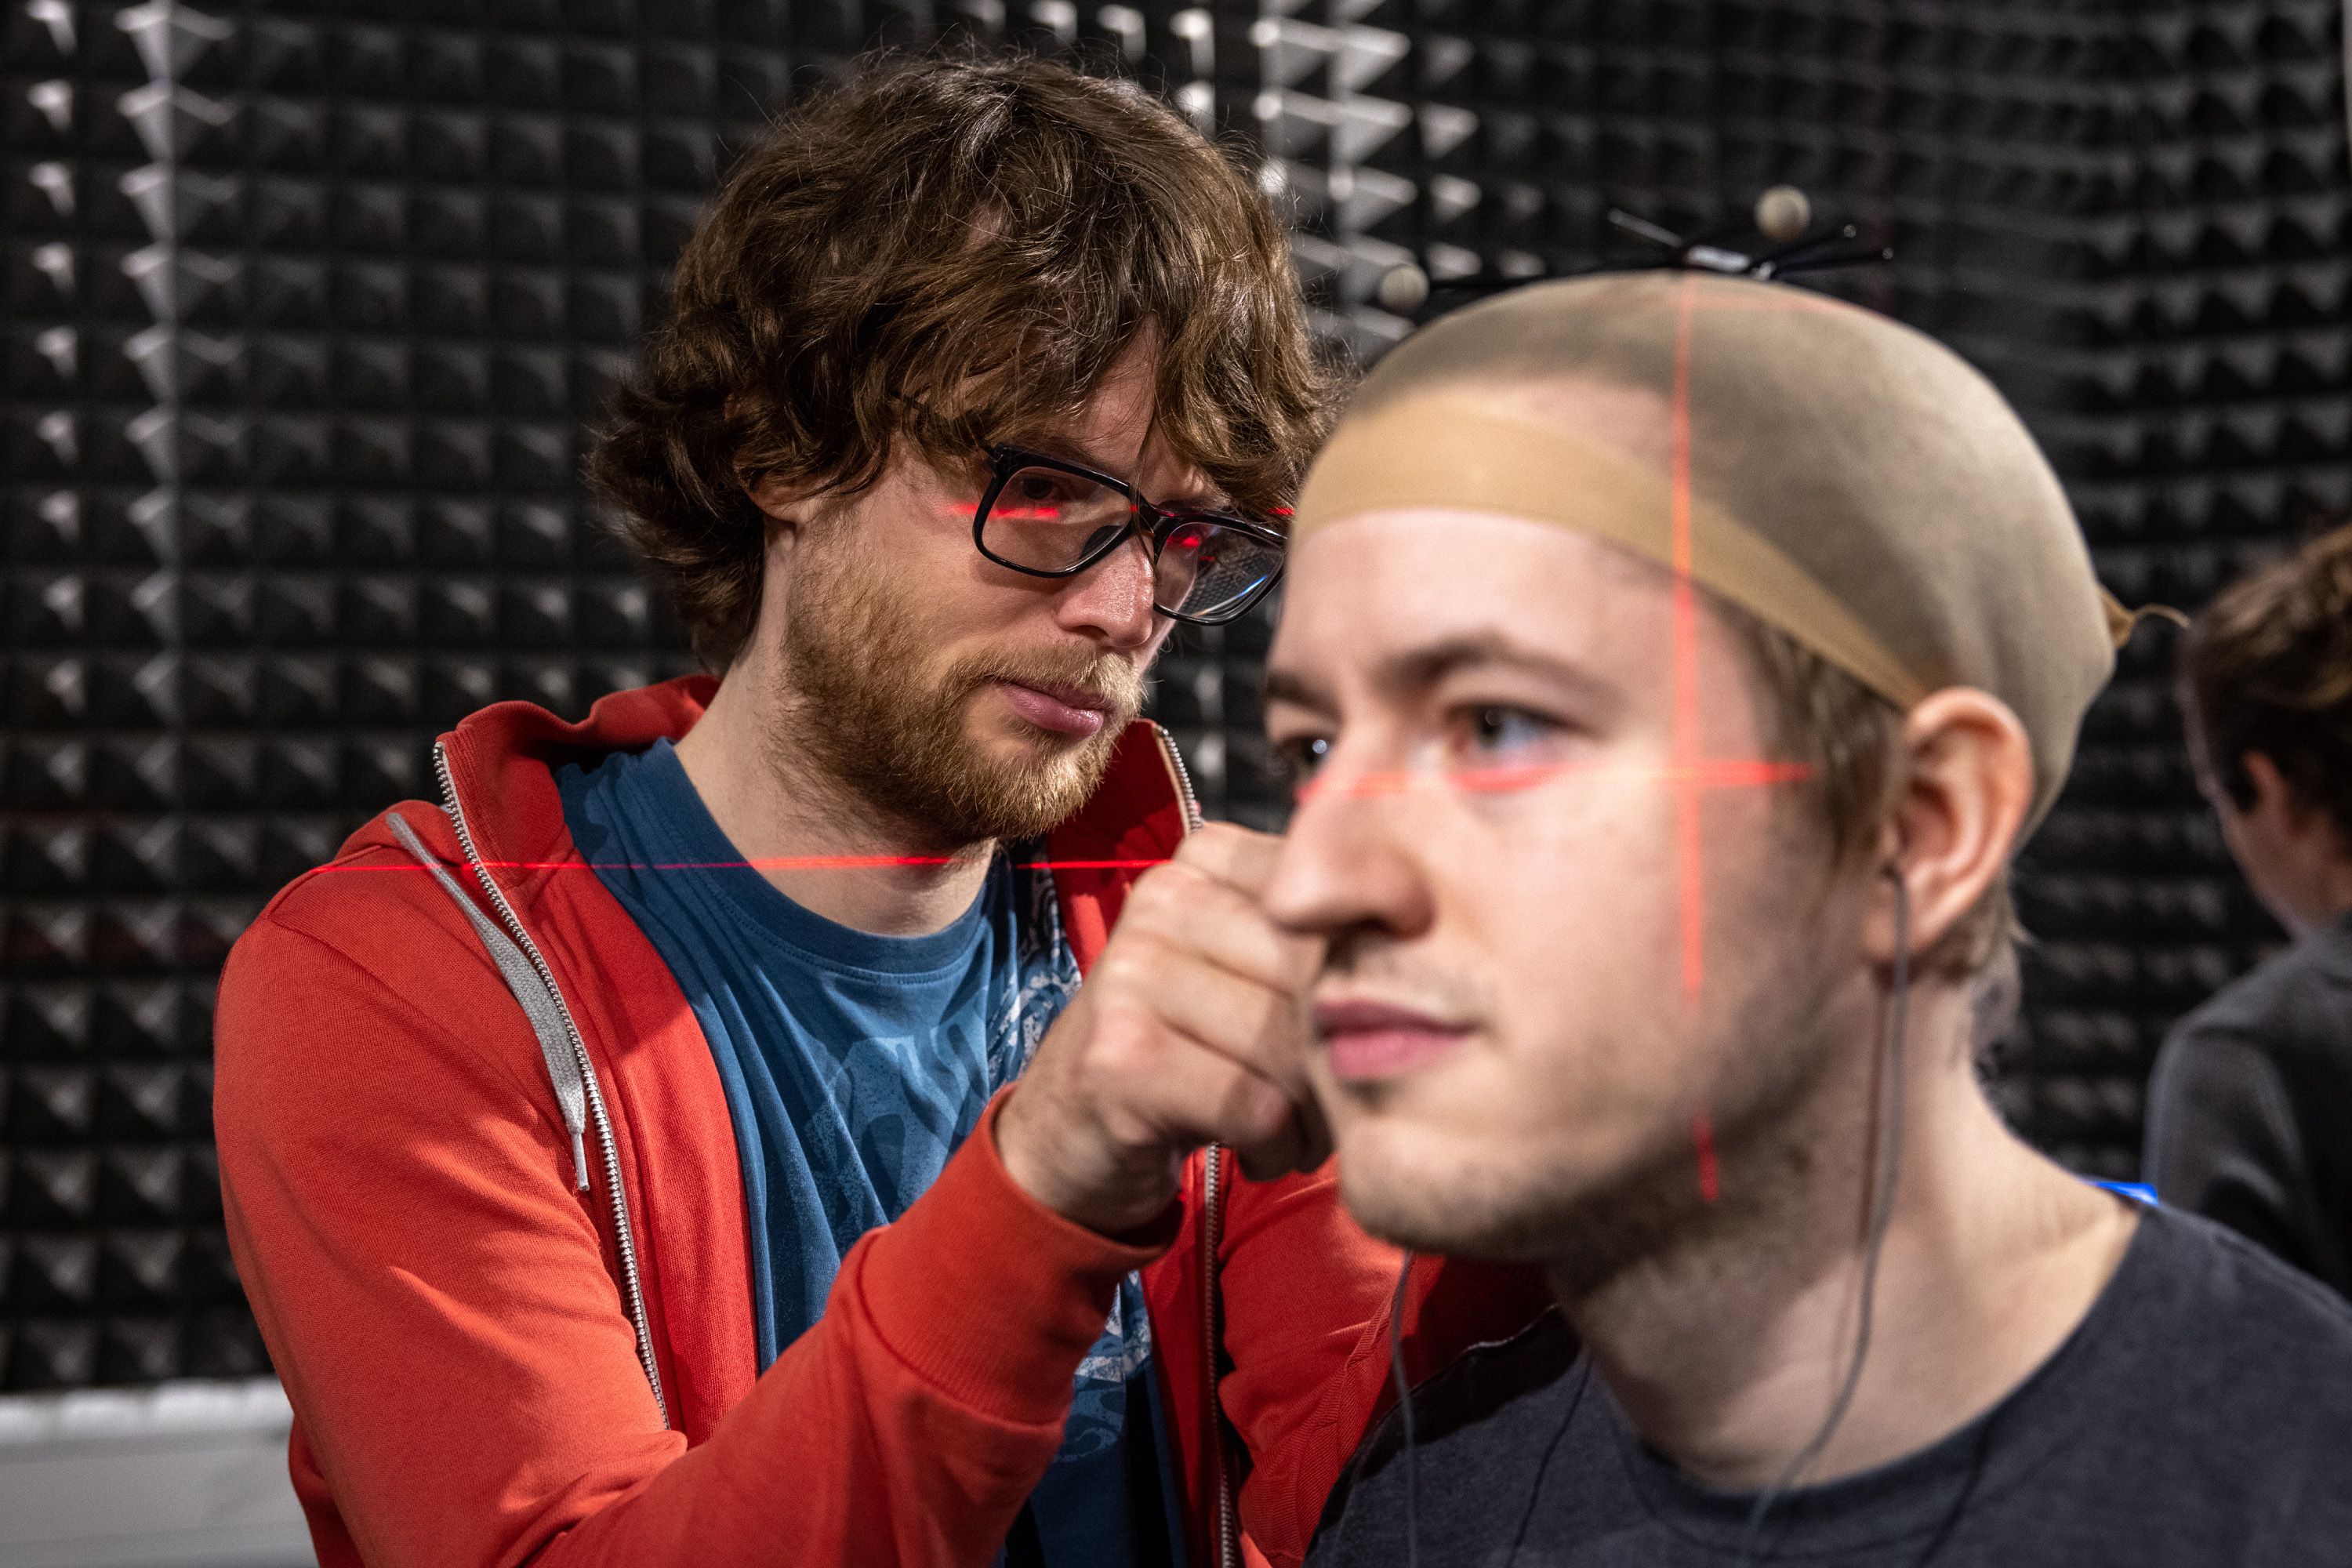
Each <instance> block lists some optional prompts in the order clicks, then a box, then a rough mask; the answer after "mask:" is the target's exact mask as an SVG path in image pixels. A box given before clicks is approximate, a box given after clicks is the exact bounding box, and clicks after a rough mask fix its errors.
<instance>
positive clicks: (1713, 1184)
mask: <svg viewBox="0 0 2352 1568" xmlns="http://www.w3.org/2000/svg"><path fill="white" fill-rule="evenodd" d="M1691 1147H1692V1149H1693V1150H1695V1151H1696V1152H1697V1154H1698V1195H1699V1196H1700V1197H1701V1198H1704V1199H1705V1200H1706V1202H1708V1203H1713V1202H1715V1200H1716V1197H1717V1194H1719V1193H1720V1192H1721V1191H1722V1188H1721V1187H1720V1186H1719V1185H1718V1184H1717V1171H1716V1165H1715V1128H1714V1127H1713V1126H1712V1125H1710V1124H1709V1123H1708V1121H1707V1119H1706V1111H1704V1110H1695V1111H1693V1112H1692V1113H1691Z"/></svg>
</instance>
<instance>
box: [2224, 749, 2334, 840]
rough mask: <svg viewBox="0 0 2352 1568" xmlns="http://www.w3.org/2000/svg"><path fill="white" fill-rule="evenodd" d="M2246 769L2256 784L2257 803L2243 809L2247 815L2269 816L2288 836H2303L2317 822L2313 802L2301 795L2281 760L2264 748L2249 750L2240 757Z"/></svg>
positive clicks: (2278, 828)
mask: <svg viewBox="0 0 2352 1568" xmlns="http://www.w3.org/2000/svg"><path fill="white" fill-rule="evenodd" d="M2238 765H2239V766H2240V767H2242V768H2243V769H2244V770H2245V772H2246V782H2247V783H2249V784H2252V785H2253V786H2254V803H2253V805H2250V806H2248V807H2247V808H2246V809H2245V810H2244V811H2243V812H2242V813H2240V815H2241V816H2267V817H2269V818H2270V819H2271V823H2272V826H2273V828H2274V829H2275V830H2276V831H2277V832H2278V833H2279V834H2280V835H2281V836H2282V837H2286V838H2289V839H2294V838H2300V837H2304V836H2305V835H2306V834H2308V833H2309V832H2310V831H2311V829H2312V826H2313V822H2312V818H2313V817H2314V816H2317V815H2318V814H2317V813H2315V811H2314V810H2313V809H2312V807H2311V805H2310V804H2309V803H2308V802H2307V801H2305V799H2304V798H2303V797H2302V796H2301V795H2297V794H2296V793H2295V790H2294V785H2293V784H2289V783H2287V782H2286V775H2285V774H2284V773H2281V772H2279V770H2278V764H2277V763H2274V762H2273V761H2271V759H2270V757H2269V755H2268V754H2267V753H2265V752H2246V753H2245V754H2244V755H2243V756H2242V757H2240V758H2239V759H2238Z"/></svg>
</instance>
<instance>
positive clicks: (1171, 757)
mask: <svg viewBox="0 0 2352 1568" xmlns="http://www.w3.org/2000/svg"><path fill="white" fill-rule="evenodd" d="M1151 733H1152V736H1153V738H1154V739H1156V740H1157V741H1158V742H1160V755H1161V756H1162V757H1164V758H1166V759H1167V762H1168V774H1169V776H1170V777H1171V778H1172V779H1173V780H1175V781H1176V798H1177V800H1178V801H1179V802H1180V803H1181V805H1182V806H1183V808H1184V831H1185V832H1187V833H1190V832H1191V831H1192V829H1194V828H1196V827H1198V826H1201V800H1200V796H1198V795H1195V794H1194V793H1193V792H1192V772H1191V770H1190V769H1188V768H1186V767H1185V765H1184V753H1183V752H1180V751H1178V750H1177V749H1176V742H1174V741H1173V740H1172V739H1171V738H1170V736H1169V734H1168V731H1166V730H1164V729H1161V728H1160V726H1159V725H1157V724H1154V725H1153V726H1152V727H1151ZM1224 1155H1225V1151H1224V1149H1223V1146H1222V1145H1221V1144H1216V1143H1212V1144H1210V1145H1209V1147H1208V1148H1207V1149H1206V1150H1205V1151H1203V1152H1202V1165H1201V1321H1202V1325H1203V1328H1202V1344H1203V1346H1204V1347H1205V1348H1204V1352H1203V1355H1202V1382H1203V1383H1204V1384H1205V1385H1206V1386H1205V1387H1204V1388H1203V1389H1202V1395H1201V1404H1202V1442H1203V1443H1204V1444H1205V1445H1206V1446H1207V1448H1208V1454H1209V1468H1210V1476H1211V1479H1212V1480H1213V1482H1214V1484H1215V1487H1216V1494H1217V1495H1216V1498H1215V1502H1214V1506H1215V1510H1216V1516H1215V1520H1214V1523H1215V1525H1216V1531H1217V1543H1216V1558H1215V1564H1216V1568H1241V1531H1239V1530H1238V1529H1237V1528H1236V1527H1235V1521H1234V1478H1233V1468H1232V1466H1231V1464H1230V1463H1229V1456H1228V1455H1227V1454H1226V1453H1225V1428H1224V1423H1223V1419H1222V1415H1223V1412H1222V1410H1221V1409H1220V1407H1219V1405H1218V1404H1217V1349H1218V1347H1219V1346H1220V1345H1222V1344H1223V1343H1224V1337H1225V1336H1224V1323H1223V1318H1224V1292H1223V1290H1222V1289H1219V1288H1218V1287H1219V1279H1218V1268H1217V1254H1218V1253H1219V1252H1220V1251H1221V1250H1222V1249H1223V1247H1224V1233H1225V1184H1224V1179H1223V1178H1224V1164H1225V1160H1224Z"/></svg>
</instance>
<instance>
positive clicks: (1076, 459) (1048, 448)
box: [1011, 431, 1233, 511]
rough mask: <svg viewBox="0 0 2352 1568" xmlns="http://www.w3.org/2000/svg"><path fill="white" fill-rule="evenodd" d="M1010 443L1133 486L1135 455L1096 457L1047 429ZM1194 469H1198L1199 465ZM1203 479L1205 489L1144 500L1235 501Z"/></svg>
mask: <svg viewBox="0 0 2352 1568" xmlns="http://www.w3.org/2000/svg"><path fill="white" fill-rule="evenodd" d="M1011 444H1012V445H1013V446H1015V447H1023V448H1024V449H1026V450H1028V451H1032V452H1034V453H1036V454H1037V455H1038V456H1039V457H1041V458H1058V459H1059V460H1060V461H1062V462H1065V463H1076V464H1077V465H1078V466H1079V467H1080V468H1092V469H1094V470H1095V472H1097V473H1098V474H1108V475H1110V476H1111V477H1112V478H1113V479H1120V480H1122V481H1124V482H1125V483H1126V484H1128V485H1129V486H1130V487H1132V486H1133V485H1134V483H1135V475H1134V473H1133V471H1132V470H1133V468H1134V464H1135V459H1134V458H1133V457H1132V456H1130V457H1128V458H1101V457H1097V455H1095V454H1094V453H1092V452H1089V451H1087V449H1086V448H1085V447H1082V446H1081V445H1080V444H1079V443H1078V442H1077V440H1076V439H1075V438H1074V437H1071V436H1069V435H1068V434H1067V433H1066V432H1061V431H1045V432H1041V433H1039V434H1038V435H1035V436H1033V437H1026V438H1016V439H1014V440H1013V442H1012V443H1011ZM1195 471H1196V472H1197V471H1198V470H1197V468H1196V470H1195ZM1201 481H1202V489H1201V490H1200V492H1199V493H1196V494H1192V495H1181V496H1168V495H1147V496H1145V497H1144V498H1143V499H1144V500H1149V501H1151V502H1154V503H1155V504H1158V503H1167V504H1171V505H1173V506H1176V507H1180V508H1181V507H1193V508H1198V509H1199V510H1203V511H1215V510H1219V509H1220V508H1223V507H1229V506H1231V505H1232V504H1233V498H1232V497H1230V496H1228V495H1226V494H1225V489H1224V487H1223V485H1220V484H1219V483H1217V481H1216V480H1214V479H1211V478H1209V476H1208V475H1207V474H1205V473H1203V474H1202V475H1201Z"/></svg>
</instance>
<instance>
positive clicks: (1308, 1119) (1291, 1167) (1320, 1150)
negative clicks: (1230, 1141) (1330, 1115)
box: [1234, 1095, 1331, 1182]
mask: <svg viewBox="0 0 2352 1568" xmlns="http://www.w3.org/2000/svg"><path fill="white" fill-rule="evenodd" d="M1234 1153H1236V1154H1238V1155H1239V1156H1240V1157H1241V1162H1242V1174H1243V1175H1244V1176H1247V1177H1248V1178H1249V1179H1250V1180H1251V1181H1253V1182H1270V1181H1273V1180H1274V1179H1275V1178H1276V1177H1277V1176H1286V1175H1289V1174H1290V1173H1292V1172H1293V1171H1313V1170H1318V1169H1320V1168H1321V1167H1322V1164H1323V1163H1324V1162H1325V1161H1326V1160H1328V1159H1329V1158H1330V1157H1331V1130H1330V1128H1329V1126H1328V1124H1327V1123H1326V1122H1325V1121H1324V1120H1323V1111H1322V1108H1321V1106H1320V1105H1318V1103H1317V1102H1316V1100H1315V1099H1314V1098H1313V1097H1312V1096H1311V1095H1310V1096H1309V1097H1308V1098H1307V1100H1304V1101H1302V1102H1301V1103H1299V1104H1298V1105H1297V1106H1296V1107H1295V1108H1294V1109H1293V1110H1292V1113H1291V1126H1290V1131H1289V1138H1288V1141H1287V1142H1286V1144H1285V1146H1284V1147H1283V1149H1282V1150H1281V1152H1279V1153H1278V1154H1276V1155H1274V1156H1273V1157H1269V1154H1268V1151H1267V1150H1265V1149H1264V1148H1250V1149H1244V1148H1243V1147H1242V1146H1241V1145H1239V1144H1235V1145H1234Z"/></svg>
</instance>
